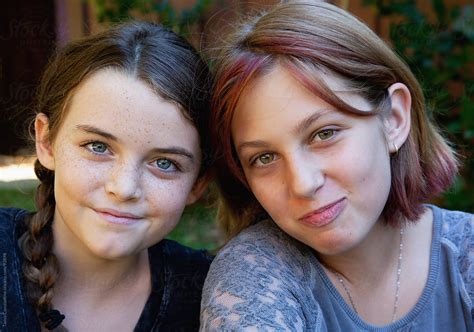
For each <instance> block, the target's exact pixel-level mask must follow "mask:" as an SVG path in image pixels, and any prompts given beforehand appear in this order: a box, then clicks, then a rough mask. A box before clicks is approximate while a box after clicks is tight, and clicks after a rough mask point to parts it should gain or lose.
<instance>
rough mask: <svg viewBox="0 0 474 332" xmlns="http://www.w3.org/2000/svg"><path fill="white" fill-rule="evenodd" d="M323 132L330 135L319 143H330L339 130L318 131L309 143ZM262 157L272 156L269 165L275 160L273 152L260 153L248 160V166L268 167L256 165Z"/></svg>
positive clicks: (325, 129)
mask: <svg viewBox="0 0 474 332" xmlns="http://www.w3.org/2000/svg"><path fill="white" fill-rule="evenodd" d="M324 132H331V133H332V135H331V136H330V137H329V138H327V139H320V140H319V142H327V141H331V140H332V139H333V138H334V136H335V135H336V134H337V133H338V132H339V130H338V129H335V128H323V129H321V130H318V131H316V132H314V133H313V134H312V135H311V139H310V142H311V143H313V142H315V141H316V140H317V136H318V135H319V134H321V133H324ZM264 155H273V160H272V161H270V163H271V162H273V161H274V160H275V153H273V152H263V153H260V154H258V155H256V156H255V157H253V158H251V159H250V166H256V167H265V166H266V165H268V164H263V163H262V165H256V164H257V163H258V161H259V159H260V158H261V157H262V156H264ZM270 163H269V164H270Z"/></svg>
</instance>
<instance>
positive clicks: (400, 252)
mask: <svg viewBox="0 0 474 332" xmlns="http://www.w3.org/2000/svg"><path fill="white" fill-rule="evenodd" d="M402 261H403V228H400V246H399V249H398V264H397V282H396V284H395V301H394V304H393V313H392V323H393V322H394V321H395V318H396V317H397V312H398V300H399V298H400V296H399V295H400V294H399V293H400V275H401V274H402ZM330 271H332V273H334V275H335V276H336V277H337V280H338V281H339V283H340V284H341V286H342V288H344V291H345V292H346V295H347V297H348V298H349V302H350V303H351V306H352V309H354V311H355V313H356V314H359V313H358V312H357V309H356V306H355V304H354V300H353V299H352V296H351V292H350V291H349V289H348V288H347V286H346V283H345V282H344V280H343V279H342V276H341V274H340V273H339V272H337V271H334V270H332V269H331V270H330Z"/></svg>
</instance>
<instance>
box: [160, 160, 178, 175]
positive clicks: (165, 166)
mask: <svg viewBox="0 0 474 332" xmlns="http://www.w3.org/2000/svg"><path fill="white" fill-rule="evenodd" d="M156 166H157V167H158V168H159V169H161V170H163V171H167V172H172V171H175V170H177V167H176V166H175V164H174V163H173V162H172V161H171V160H169V159H157V160H156Z"/></svg>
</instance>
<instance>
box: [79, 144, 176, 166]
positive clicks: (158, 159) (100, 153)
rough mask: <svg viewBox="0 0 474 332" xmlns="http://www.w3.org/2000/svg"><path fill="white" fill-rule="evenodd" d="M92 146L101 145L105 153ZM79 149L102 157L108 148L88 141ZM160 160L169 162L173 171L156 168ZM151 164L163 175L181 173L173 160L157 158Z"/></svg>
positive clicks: (105, 145)
mask: <svg viewBox="0 0 474 332" xmlns="http://www.w3.org/2000/svg"><path fill="white" fill-rule="evenodd" d="M93 144H101V145H103V146H104V147H105V149H106V151H104V152H96V151H94V150H93V148H92V145H93ZM81 147H83V148H85V149H86V150H87V151H88V152H90V153H92V154H94V155H96V156H103V155H105V154H106V152H107V151H108V150H109V146H108V145H107V144H106V143H104V142H101V141H89V142H86V143H84V144H82V145H81ZM161 160H166V161H169V162H170V167H174V169H173V170H169V169H168V168H160V167H158V165H157V162H158V161H161ZM151 164H152V165H153V167H154V168H157V169H158V170H160V171H161V172H164V173H173V172H181V171H182V169H181V165H180V164H179V163H177V162H176V161H174V160H171V159H168V158H157V159H154V160H153V161H152V162H151Z"/></svg>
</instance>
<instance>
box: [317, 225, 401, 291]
mask: <svg viewBox="0 0 474 332" xmlns="http://www.w3.org/2000/svg"><path fill="white" fill-rule="evenodd" d="M399 248H400V229H399V228H394V227H391V226H388V225H386V224H385V223H384V222H383V220H379V221H378V222H377V223H376V224H375V225H374V227H373V228H372V229H371V231H370V232H369V233H368V234H367V236H366V237H365V238H364V239H363V240H362V242H360V243H359V244H358V245H356V246H355V247H353V248H351V249H349V250H347V251H345V252H343V253H341V254H338V255H321V254H317V255H318V259H319V260H320V262H321V263H322V265H323V266H324V267H326V268H327V269H328V270H330V271H335V272H337V273H339V274H340V275H342V276H343V277H344V278H345V279H346V280H348V281H349V282H350V283H351V284H354V285H359V286H362V285H363V284H367V285H373V283H374V282H376V281H377V280H381V279H383V276H384V275H386V274H388V275H390V274H391V273H393V269H394V268H396V267H397V263H398V253H399Z"/></svg>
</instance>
